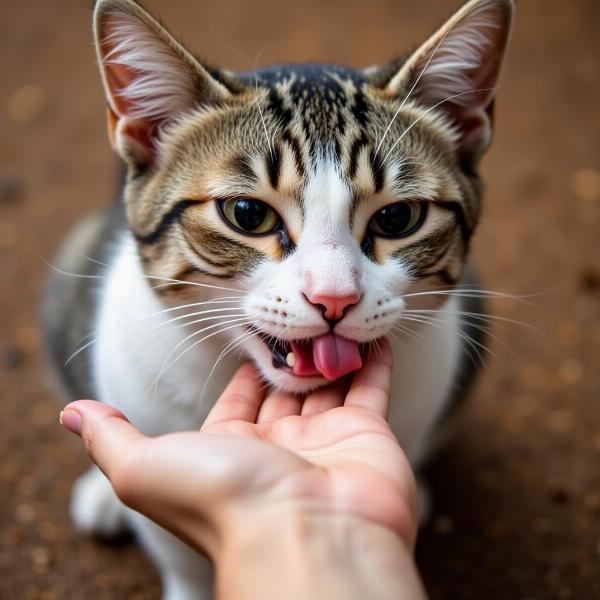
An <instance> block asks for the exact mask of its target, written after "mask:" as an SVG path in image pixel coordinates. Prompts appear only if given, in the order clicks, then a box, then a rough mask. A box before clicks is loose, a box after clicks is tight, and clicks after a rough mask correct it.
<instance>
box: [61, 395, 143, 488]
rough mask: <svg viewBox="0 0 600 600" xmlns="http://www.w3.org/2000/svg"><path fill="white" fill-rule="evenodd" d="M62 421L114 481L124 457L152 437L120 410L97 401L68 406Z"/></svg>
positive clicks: (75, 403) (86, 401) (74, 403)
mask: <svg viewBox="0 0 600 600" xmlns="http://www.w3.org/2000/svg"><path fill="white" fill-rule="evenodd" d="M60 422H61V424H62V425H63V426H65V427H66V428H67V429H68V430H69V431H71V432H72V433H76V434H77V435H80V436H81V437H82V439H83V442H84V444H85V449H86V450H87V453H88V454H89V456H90V458H91V459H92V460H93V461H94V462H95V463H96V464H97V465H98V467H100V470H101V471H102V472H103V473H104V474H105V475H106V476H107V477H108V478H109V479H112V477H113V475H114V474H115V473H116V471H117V469H118V467H119V465H120V464H121V463H122V462H123V457H124V456H130V455H131V449H132V447H133V446H134V445H135V446H136V447H137V446H139V445H140V444H144V443H146V442H147V441H148V440H149V438H147V437H146V436H145V435H143V434H142V433H140V432H139V431H138V430H137V429H136V428H135V427H134V426H133V425H131V423H129V421H128V420H127V418H126V417H125V415H123V413H121V412H119V411H118V410H117V409H116V408H113V407H112V406H108V405H107V404H103V403H102V402H97V401H95V400H79V401H78V402H71V403H70V404H68V405H67V406H65V408H64V410H63V411H62V412H61V414H60Z"/></svg>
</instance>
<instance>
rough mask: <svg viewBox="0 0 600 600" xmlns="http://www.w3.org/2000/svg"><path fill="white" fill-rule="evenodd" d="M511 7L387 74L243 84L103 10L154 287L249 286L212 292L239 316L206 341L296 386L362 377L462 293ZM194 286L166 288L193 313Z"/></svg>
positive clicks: (453, 29)
mask: <svg viewBox="0 0 600 600" xmlns="http://www.w3.org/2000/svg"><path fill="white" fill-rule="evenodd" d="M511 7H512V4H511V2H509V1H508V0H494V1H492V0H474V1H472V2H470V3H469V4H468V5H467V6H466V7H465V8H463V10H462V11H460V12H459V13H457V15H455V17H454V18H453V19H451V20H450V21H449V22H448V23H447V24H446V25H445V26H444V27H443V28H442V29H441V30H440V31H439V32H438V33H437V34H435V35H434V36H433V37H432V38H430V40H428V41H427V42H426V43H425V44H424V45H423V46H422V47H421V48H420V49H419V50H418V51H417V52H416V53H415V54H413V56H412V57H410V58H409V59H408V60H406V61H403V62H398V63H396V64H394V65H390V66H388V67H385V68H370V69H366V70H364V71H353V70H349V69H343V68H340V67H334V66H328V65H301V66H292V67H271V68H267V69H263V70H259V71H257V72H254V73H250V74H243V75H237V76H234V75H232V74H229V73H227V74H225V73H223V72H214V71H211V72H210V73H209V71H208V70H206V69H205V68H204V67H202V66H201V65H200V64H199V63H197V62H196V61H195V59H193V58H192V57H191V55H189V54H188V53H187V52H186V51H185V50H184V49H183V48H182V47H180V46H179V45H178V44H177V43H176V42H175V41H174V40H173V39H172V38H171V37H170V36H169V35H168V34H167V33H166V32H165V31H164V29H162V28H161V27H160V26H159V25H158V24H157V23H156V22H155V21H153V20H152V18H151V17H149V16H148V15H147V14H146V13H145V12H144V11H142V10H141V9H140V8H139V7H138V6H137V5H135V4H133V3H132V2H130V1H129V0H127V1H125V0H106V1H104V2H100V3H99V5H98V7H97V9H96V10H97V13H96V14H97V18H96V35H97V39H98V47H99V53H100V57H101V60H102V66H103V75H104V81H105V85H106V88H107V92H108V97H109V101H110V104H109V112H110V122H111V131H112V137H113V142H114V145H115V147H116V148H117V150H118V151H119V152H120V153H121V155H122V156H123V157H124V158H125V159H126V161H127V162H128V163H129V165H130V168H131V175H132V178H131V180H130V183H129V185H128V188H127V208H128V220H129V224H130V227H131V229H132V231H133V233H134V235H135V236H136V239H137V241H138V246H139V251H140V256H141V258H142V263H143V265H144V269H145V270H146V272H147V274H149V275H152V276H156V277H163V278H170V279H176V280H181V281H188V282H198V283H204V284H209V285H214V286H217V287H220V288H231V289H233V290H236V291H226V290H223V289H222V290H220V291H218V292H217V290H215V289H213V288H201V287H199V288H198V289H199V290H201V291H202V294H201V295H202V296H206V292H207V290H209V292H212V293H213V296H215V297H216V296H219V297H223V296H227V297H232V298H231V300H232V301H233V303H234V304H235V308H234V307H233V306H231V308H230V309H229V310H230V312H227V311H226V310H223V312H222V313H221V314H218V315H217V316H218V317H220V320H219V321H218V323H217V324H216V325H215V326H214V327H213V329H212V330H210V329H208V330H206V331H207V333H208V334H209V335H211V334H212V333H213V332H214V333H215V334H216V333H217V330H218V331H221V332H222V333H223V336H224V339H226V340H231V344H230V346H229V347H227V346H225V343H224V347H225V349H226V350H227V349H228V348H231V349H233V348H236V347H237V346H238V345H239V347H241V348H244V349H245V351H246V353H247V354H249V355H250V356H251V357H252V358H253V359H254V360H255V361H256V362H257V364H258V365H259V366H260V368H261V369H262V371H263V373H264V374H265V376H266V377H267V378H268V380H269V381H270V382H272V383H273V384H275V385H276V386H278V387H280V388H282V389H286V390H290V391H296V392H305V391H308V390H309V389H311V388H314V387H317V386H318V385H322V384H323V383H325V382H326V381H327V380H333V379H337V378H339V377H341V376H343V375H345V374H346V373H348V372H350V371H353V370H355V369H356V368H358V367H360V364H361V361H362V356H363V355H364V352H365V350H366V348H367V347H368V344H369V343H370V342H374V341H376V340H377V339H378V338H381V337H383V336H387V335H394V330H395V329H397V328H398V326H399V325H400V326H401V327H402V325H401V322H402V320H403V319H405V318H406V309H407V305H412V306H413V307H414V306H419V307H422V306H423V305H424V302H419V300H420V299H423V300H427V301H429V303H430V306H435V305H436V304H439V303H441V302H442V301H443V299H444V297H445V296H444V295H435V296H434V295H430V294H427V295H421V294H422V293H424V292H427V291H430V292H431V291H434V290H438V289H440V288H441V289H447V287H448V286H451V285H453V284H455V283H456V282H457V281H458V279H459V277H460V274H461V270H462V267H463V264H464V261H465V257H466V254H467V250H468V245H469V240H470V238H471V235H472V233H473V229H474V227H475V225H476V223H477V220H478V215H479V207H480V192H481V190H480V184H479V179H478V177H477V176H476V174H475V167H476V164H477V161H478V159H479V158H480V156H481V154H482V152H483V150H484V149H485V148H486V147H487V145H488V142H489V136H490V115H491V107H492V103H493V93H492V91H491V90H490V88H491V87H492V85H491V84H493V82H494V81H495V78H496V76H497V73H498V69H499V66H500V60H501V56H502V51H503V49H504V45H505V43H506V38H507V30H508V26H509V21H510V13H511ZM484 61H485V62H484ZM481 64H483V65H484V67H485V68H482V67H481ZM452 69H454V70H455V71H456V72H454V73H453V72H452ZM450 96H454V97H453V98H449V99H447V98H448V97H450ZM438 103H439V105H438V106H435V105H436V104H438ZM432 107H435V108H432ZM190 289H192V290H193V287H192V286H181V287H180V288H179V287H175V286H174V287H170V288H169V287H165V288H163V289H162V291H163V292H166V293H163V295H164V297H165V301H166V302H169V303H175V304H182V303H184V302H191V301H192V300H190ZM237 290H241V292H240V293H238V292H237ZM159 293H160V292H159ZM414 294H419V295H414ZM233 296H235V298H233ZM239 305H241V306H239ZM221 306H222V305H221ZM227 315H229V317H228V316H227ZM413 318H414V317H413ZM406 322H409V324H410V323H412V322H410V321H406ZM202 325H206V323H203V324H202ZM210 326H211V325H208V327H210ZM396 335H399V336H402V333H401V332H397V333H396Z"/></svg>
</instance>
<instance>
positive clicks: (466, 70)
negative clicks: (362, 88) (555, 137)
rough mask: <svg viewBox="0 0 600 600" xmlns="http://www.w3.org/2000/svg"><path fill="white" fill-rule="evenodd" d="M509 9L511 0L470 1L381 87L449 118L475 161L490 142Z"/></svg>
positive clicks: (463, 152) (462, 149)
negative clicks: (413, 98) (414, 99)
mask: <svg viewBox="0 0 600 600" xmlns="http://www.w3.org/2000/svg"><path fill="white" fill-rule="evenodd" d="M513 11H514V1H513V0H471V1H470V2H468V3H467V4H465V5H464V6H463V7H462V8H461V9H460V10H459V11H458V12H457V13H456V14H455V15H454V16H453V17H452V18H450V19H449V20H448V21H447V22H446V23H445V24H444V25H443V26H442V27H441V28H440V29H439V30H438V31H437V32H436V33H435V34H434V35H433V36H431V37H430V38H429V39H428V40H427V41H426V42H425V43H424V44H423V45H422V46H421V47H420V48H418V49H417V50H416V51H415V52H414V53H413V54H412V56H410V58H409V59H408V60H407V61H406V62H405V63H404V64H403V65H402V66H401V67H400V68H399V69H398V70H397V71H396V72H395V73H394V74H391V76H390V78H389V79H388V81H387V82H386V85H385V91H386V93H389V94H394V95H396V96H400V97H402V98H405V97H406V96H407V95H408V94H410V95H411V97H416V98H418V99H419V100H420V101H421V102H422V103H423V104H424V105H425V106H426V107H428V108H429V107H436V109H439V110H440V111H443V112H444V113H445V114H446V115H448V116H449V117H450V118H451V119H452V121H453V123H454V124H455V125H456V126H457V128H458V131H459V133H460V140H459V151H460V153H461V155H462V157H463V158H467V159H470V160H472V161H473V162H476V161H477V160H478V159H479V158H480V157H481V155H482V154H483V152H484V151H485V150H486V148H487V147H488V145H489V143H490V141H491V136H492V119H493V105H494V96H495V86H496V82H497V79H498V75H499V72H500V67H501V64H502V59H503V57H504V52H505V49H506V44H507V41H508V37H509V33H510V27H511V22H512V16H513ZM434 110H435V109H434Z"/></svg>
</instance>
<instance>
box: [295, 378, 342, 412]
mask: <svg viewBox="0 0 600 600" xmlns="http://www.w3.org/2000/svg"><path fill="white" fill-rule="evenodd" d="M349 386H350V381H349V380H348V379H343V380H342V381H336V382H335V383H334V384H332V385H329V386H327V387H325V388H321V389H319V390H317V391H316V392H313V393H312V394H309V396H308V397H307V398H306V400H305V401H304V403H303V404H302V416H303V417H310V416H312V415H318V414H320V413H324V412H326V411H328V410H332V409H333V408H337V407H339V406H343V404H344V398H345V397H346V393H347V392H348V388H349Z"/></svg>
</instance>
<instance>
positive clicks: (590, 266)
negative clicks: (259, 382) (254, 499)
mask: <svg viewBox="0 0 600 600" xmlns="http://www.w3.org/2000/svg"><path fill="white" fill-rule="evenodd" d="M91 4H92V3H91V2H89V1H88V2H86V1H83V0H52V2H39V1H37V0H20V1H19V2H8V1H7V0H2V3H1V9H2V10H1V12H2V19H0V56H1V61H0V73H1V76H0V597H1V598H24V599H38V598H39V599H40V600H42V599H43V600H51V599H54V598H70V599H84V598H94V599H100V598H156V597H157V596H158V593H159V584H158V577H157V575H156V573H155V572H154V569H153V567H152V566H151V564H150V562H149V561H148V560H147V559H146V558H145V556H144V555H143V553H142V552H141V551H140V550H139V549H138V548H137V546H136V545H135V544H134V543H132V542H128V541H125V542H122V543H120V544H117V545H114V544H106V543H104V544H102V543H98V542H95V541H93V540H90V539H87V538H85V537H83V536H80V535H78V534H77V533H75V532H74V530H73V529H72V526H71V523H70V521H69V517H68V502H69V491H70V487H71V484H72V482H73V480H74V478H75V477H76V475H78V474H79V473H80V472H82V471H83V470H84V468H85V467H86V466H87V461H86V459H85V458H84V456H83V452H82V450H81V448H80V447H79V444H78V443H77V442H76V441H75V440H74V439H70V436H69V435H68V434H67V433H66V432H65V431H63V430H61V428H60V427H59V425H58V409H57V406H58V404H57V398H56V396H55V395H54V394H53V391H52V387H51V386H50V385H49V378H48V376H47V373H46V371H45V368H44V360H43V351H42V348H41V341H40V338H39V333H38V327H37V319H38V305H39V299H40V293H41V289H42V285H43V280H44V276H45V272H46V268H47V267H46V266H45V264H44V262H43V261H44V260H52V256H53V253H54V252H55V250H56V248H57V246H58V245H59V243H60V241H61V240H62V239H63V237H64V236H65V234H66V232H67V231H68V230H69V228H70V227H71V226H72V225H73V224H74V223H75V222H76V221H77V220H78V219H79V218H80V217H81V216H82V215H85V214H86V213H88V212H89V211H91V210H93V209H97V208H99V207H102V206H104V205H105V204H106V203H107V202H108V201H109V200H110V199H111V195H112V193H113V187H114V180H115V164H116V163H115V159H114V157H113V155H112V154H111V151H110V148H109V144H108V141H107V137H106V132H105V121H104V99H103V96H102V91H101V87H100V82H99V78H98V75H97V70H96V67H95V63H94V53H93V46H92V37H91V33H90V15H91ZM147 4H148V5H149V7H150V8H151V9H152V10H153V12H154V13H155V14H158V15H159V16H161V17H162V18H163V19H164V20H165V21H166V22H167V24H168V25H169V26H170V29H171V30H172V31H173V32H174V33H175V34H176V35H177V36H179V37H182V38H183V40H184V41H186V42H187V44H188V45H189V46H190V47H191V48H192V49H194V50H195V51H197V52H198V53H199V54H200V55H201V56H203V57H204V58H205V59H207V60H208V61H210V62H212V63H215V64H218V65H220V66H227V67H230V68H234V69H241V70H247V69H250V68H252V67H253V65H254V64H255V63H257V64H258V65H264V64H268V63H270V62H273V61H278V62H286V61H287V62H293V61H304V60H323V61H332V62H342V63H349V64H351V65H354V66H364V65H368V64H371V63H375V62H383V61H386V60H388V59H390V58H391V57H394V56H396V55H398V54H402V53H404V52H405V51H407V50H408V49H409V48H411V47H413V46H414V45H415V44H417V43H419V42H421V41H422V40H423V39H424V38H425V36H426V35H428V34H429V33H430V32H432V31H433V30H434V28H435V27H437V25H439V24H440V23H441V22H442V21H443V20H444V19H445V18H446V17H448V16H449V15H450V13H451V12H452V11H453V10H454V9H455V8H456V7H457V6H458V5H459V4H460V2H459V1H458V0H420V1H418V2H417V1H415V0H372V1H371V2H365V1H364V0H335V1H327V2H322V1H319V0H299V1H297V2H289V3H288V2H285V3H284V2H277V1H276V0H252V1H249V0H245V1H244V0H218V1H217V0H203V1H202V2H200V1H197V0H196V1H195V0H168V1H167V0H148V2H147ZM598 22H600V3H598V2H597V1H596V0H568V1H567V0H521V2H520V3H519V7H518V15H517V20H516V27H515V30H514V35H513V40H512V44H511V47H510V50H509V55H508V60H507V63H506V68H505V69H504V72H503V76H502V80H501V82H500V83H501V87H500V90H499V93H498V102H497V112H496V124H497V127H496V138H495V143H494V145H493V148H492V150H491V152H490V153H489V155H488V156H487V157H486V159H485V161H484V165H483V172H484V174H485V178H486V180H487V183H488V193H487V199H486V207H485V214H484V218H483V221H482V223H481V226H480V228H479V230H478V234H477V236H476V239H475V243H474V247H473V257H474V260H475V262H476V264H477V265H478V268H479V271H480V273H481V275H482V279H483V283H484V285H485V286H486V287H487V288H489V289H492V290H498V291H502V292H507V293H510V294H514V295H530V294H532V295H534V296H533V297H531V298H529V299H528V301H527V302H524V301H521V300H510V301H509V300H503V301H498V302H496V303H494V304H491V305H490V307H489V309H490V311H491V312H492V314H494V315H497V316H499V317H502V318H504V319H515V320H518V321H523V322H525V323H527V324H530V325H532V326H534V327H536V328H538V329H539V330H541V332H540V333H536V332H535V331H532V330H531V329H529V328H527V327H524V326H512V325H509V324H507V323H506V322H503V323H502V324H501V326H499V327H497V328H496V329H495V330H494V335H495V336H496V337H497V338H499V339H500V342H496V341H492V344H491V351H492V352H493V354H489V355H488V356H487V359H486V363H487V366H486V367H485V368H484V369H483V371H482V372H481V376H480V380H479V383H478V385H477V388H476V389H475V390H474V393H473V394H472V396H471V398H470V400H469V402H468V403H467V404H466V405H465V406H464V408H463V410H462V411H461V413H460V415H459V417H458V423H457V428H456V431H455V434H454V435H453V437H452V438H451V440H450V442H449V444H448V446H447V447H446V448H444V449H443V450H442V452H441V453H440V455H439V456H438V457H437V458H436V459H435V460H434V462H433V463H432V465H431V467H430V468H429V470H428V472H429V478H430V481H431V486H432V488H433V492H434V510H433V517H432V520H431V522H430V524H429V525H428V526H427V527H426V528H425V530H424V531H423V532H422V535H421V538H420V542H419V547H418V551H417V556H418V561H419V565H420V568H421V570H422V573H423V576H424V579H425V582H426V584H427V587H428V589H429V592H430V594H431V597H432V598H434V599H438V598H439V599H441V598H452V599H471V598H473V599H480V598H487V599H488V600H499V599H510V600H515V599H516V600H542V599H553V600H554V599H559V600H567V599H570V598H585V599H590V598H600V469H598V464H599V461H600V429H599V427H598V425H599V423H600V244H599V239H600V118H599V114H600V111H599V106H600V102H599V97H598V95H599V92H600V42H599V39H598V31H597V24H598Z"/></svg>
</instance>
